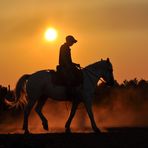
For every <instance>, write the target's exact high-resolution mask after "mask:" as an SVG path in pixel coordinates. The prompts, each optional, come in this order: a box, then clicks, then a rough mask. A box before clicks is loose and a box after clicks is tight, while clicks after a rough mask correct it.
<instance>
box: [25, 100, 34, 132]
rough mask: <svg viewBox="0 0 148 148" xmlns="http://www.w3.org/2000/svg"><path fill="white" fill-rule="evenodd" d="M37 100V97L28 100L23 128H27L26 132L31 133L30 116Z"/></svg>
mask: <svg viewBox="0 0 148 148" xmlns="http://www.w3.org/2000/svg"><path fill="white" fill-rule="evenodd" d="M35 102H36V99H32V98H31V99H30V98H29V101H28V104H27V105H26V106H25V109H24V123H23V130H25V134H29V130H28V117H29V114H30V112H31V109H32V108H33V106H34V104H35Z"/></svg>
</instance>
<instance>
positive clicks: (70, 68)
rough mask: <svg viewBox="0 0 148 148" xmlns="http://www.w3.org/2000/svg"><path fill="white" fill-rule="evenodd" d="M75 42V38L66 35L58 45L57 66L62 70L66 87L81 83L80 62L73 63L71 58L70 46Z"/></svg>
mask: <svg viewBox="0 0 148 148" xmlns="http://www.w3.org/2000/svg"><path fill="white" fill-rule="evenodd" d="M76 42H77V40H76V39H75V38H74V37H73V36H72V35H68V36H67V37H66V42H65V43H64V44H63V45H62V46H61V47H60V55H59V66H60V68H61V69H62V71H63V75H64V77H65V79H66V85H67V87H68V88H70V87H72V86H77V85H79V84H80V83H81V80H80V79H81V78H80V77H81V72H80V64H76V63H73V62H72V58H71V48H70V47H71V46H72V45H73V44H74V43H76Z"/></svg>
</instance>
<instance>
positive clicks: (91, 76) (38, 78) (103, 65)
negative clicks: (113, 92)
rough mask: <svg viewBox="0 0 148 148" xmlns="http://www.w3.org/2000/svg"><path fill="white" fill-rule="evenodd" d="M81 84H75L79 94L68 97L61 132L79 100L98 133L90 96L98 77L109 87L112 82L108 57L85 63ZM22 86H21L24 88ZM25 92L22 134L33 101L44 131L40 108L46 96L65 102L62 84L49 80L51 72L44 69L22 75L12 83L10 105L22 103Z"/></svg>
mask: <svg viewBox="0 0 148 148" xmlns="http://www.w3.org/2000/svg"><path fill="white" fill-rule="evenodd" d="M82 73H83V84H82V87H77V90H79V92H80V96H79V97H78V98H77V99H76V98H75V99H72V108H71V113H70V115H69V118H68V120H67V122H66V124H65V131H66V132H70V124H71V121H72V119H73V117H74V115H75V112H76V109H77V107H78V105H79V103H80V102H83V103H84V105H85V107H86V110H87V113H88V115H89V118H90V121H91V126H92V129H93V130H94V131H95V132H100V130H99V129H98V127H97V125H96V123H95V120H94V116H93V112H92V98H93V97H94V93H95V88H96V85H97V82H98V81H99V79H100V78H103V79H104V81H105V82H106V84H107V85H110V86H112V85H113V84H114V76H113V68H112V64H111V63H110V60H109V58H107V60H101V61H99V62H96V63H94V64H91V65H88V66H87V67H85V68H83V69H82ZM24 88H25V89H24ZM24 90H25V94H26V100H27V101H25V103H26V104H25V108H24V123H23V130H25V133H29V130H28V117H29V114H30V111H31V109H32V108H33V106H34V104H35V103H36V102H37V105H36V107H35V111H36V113H37V114H38V115H39V117H40V119H41V121H42V125H43V128H44V129H45V130H48V121H47V119H46V118H45V116H44V115H43V113H42V108H43V106H44V104H45V102H46V100H47V99H48V98H51V99H54V100H57V101H65V100H66V101H68V99H67V98H66V96H67V95H66V88H65V87H64V86H58V85H55V84H53V83H52V81H51V73H50V71H47V70H42V71H38V72H36V73H33V74H31V75H28V74H25V75H23V76H22V77H21V78H20V79H19V80H18V83H17V84H16V90H15V94H16V99H15V101H14V102H13V103H11V105H12V106H16V105H18V104H20V103H24V102H23V98H24V97H22V95H23V94H24Z"/></svg>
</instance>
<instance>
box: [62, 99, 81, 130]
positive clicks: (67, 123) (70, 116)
mask: <svg viewBox="0 0 148 148" xmlns="http://www.w3.org/2000/svg"><path fill="white" fill-rule="evenodd" d="M78 104H79V102H78V101H73V103H72V108H71V112H70V115H69V118H68V120H67V122H66V124H65V132H66V133H70V132H71V130H70V124H71V121H72V119H73V117H74V115H75V113H76V109H77V107H78Z"/></svg>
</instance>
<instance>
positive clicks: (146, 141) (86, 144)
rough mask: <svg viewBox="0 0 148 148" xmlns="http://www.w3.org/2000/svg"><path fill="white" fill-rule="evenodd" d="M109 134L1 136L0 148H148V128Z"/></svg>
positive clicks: (111, 131) (109, 132)
mask: <svg viewBox="0 0 148 148" xmlns="http://www.w3.org/2000/svg"><path fill="white" fill-rule="evenodd" d="M107 130H108V132H102V133H101V134H95V133H72V134H66V133H47V134H30V135H23V134H1V135H0V148H11V147H15V148H16V147H20V148H27V147H28V148H48V147H49V148H77V147H83V148H106V147H107V148H137V147H138V148H148V128H108V129H107Z"/></svg>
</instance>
